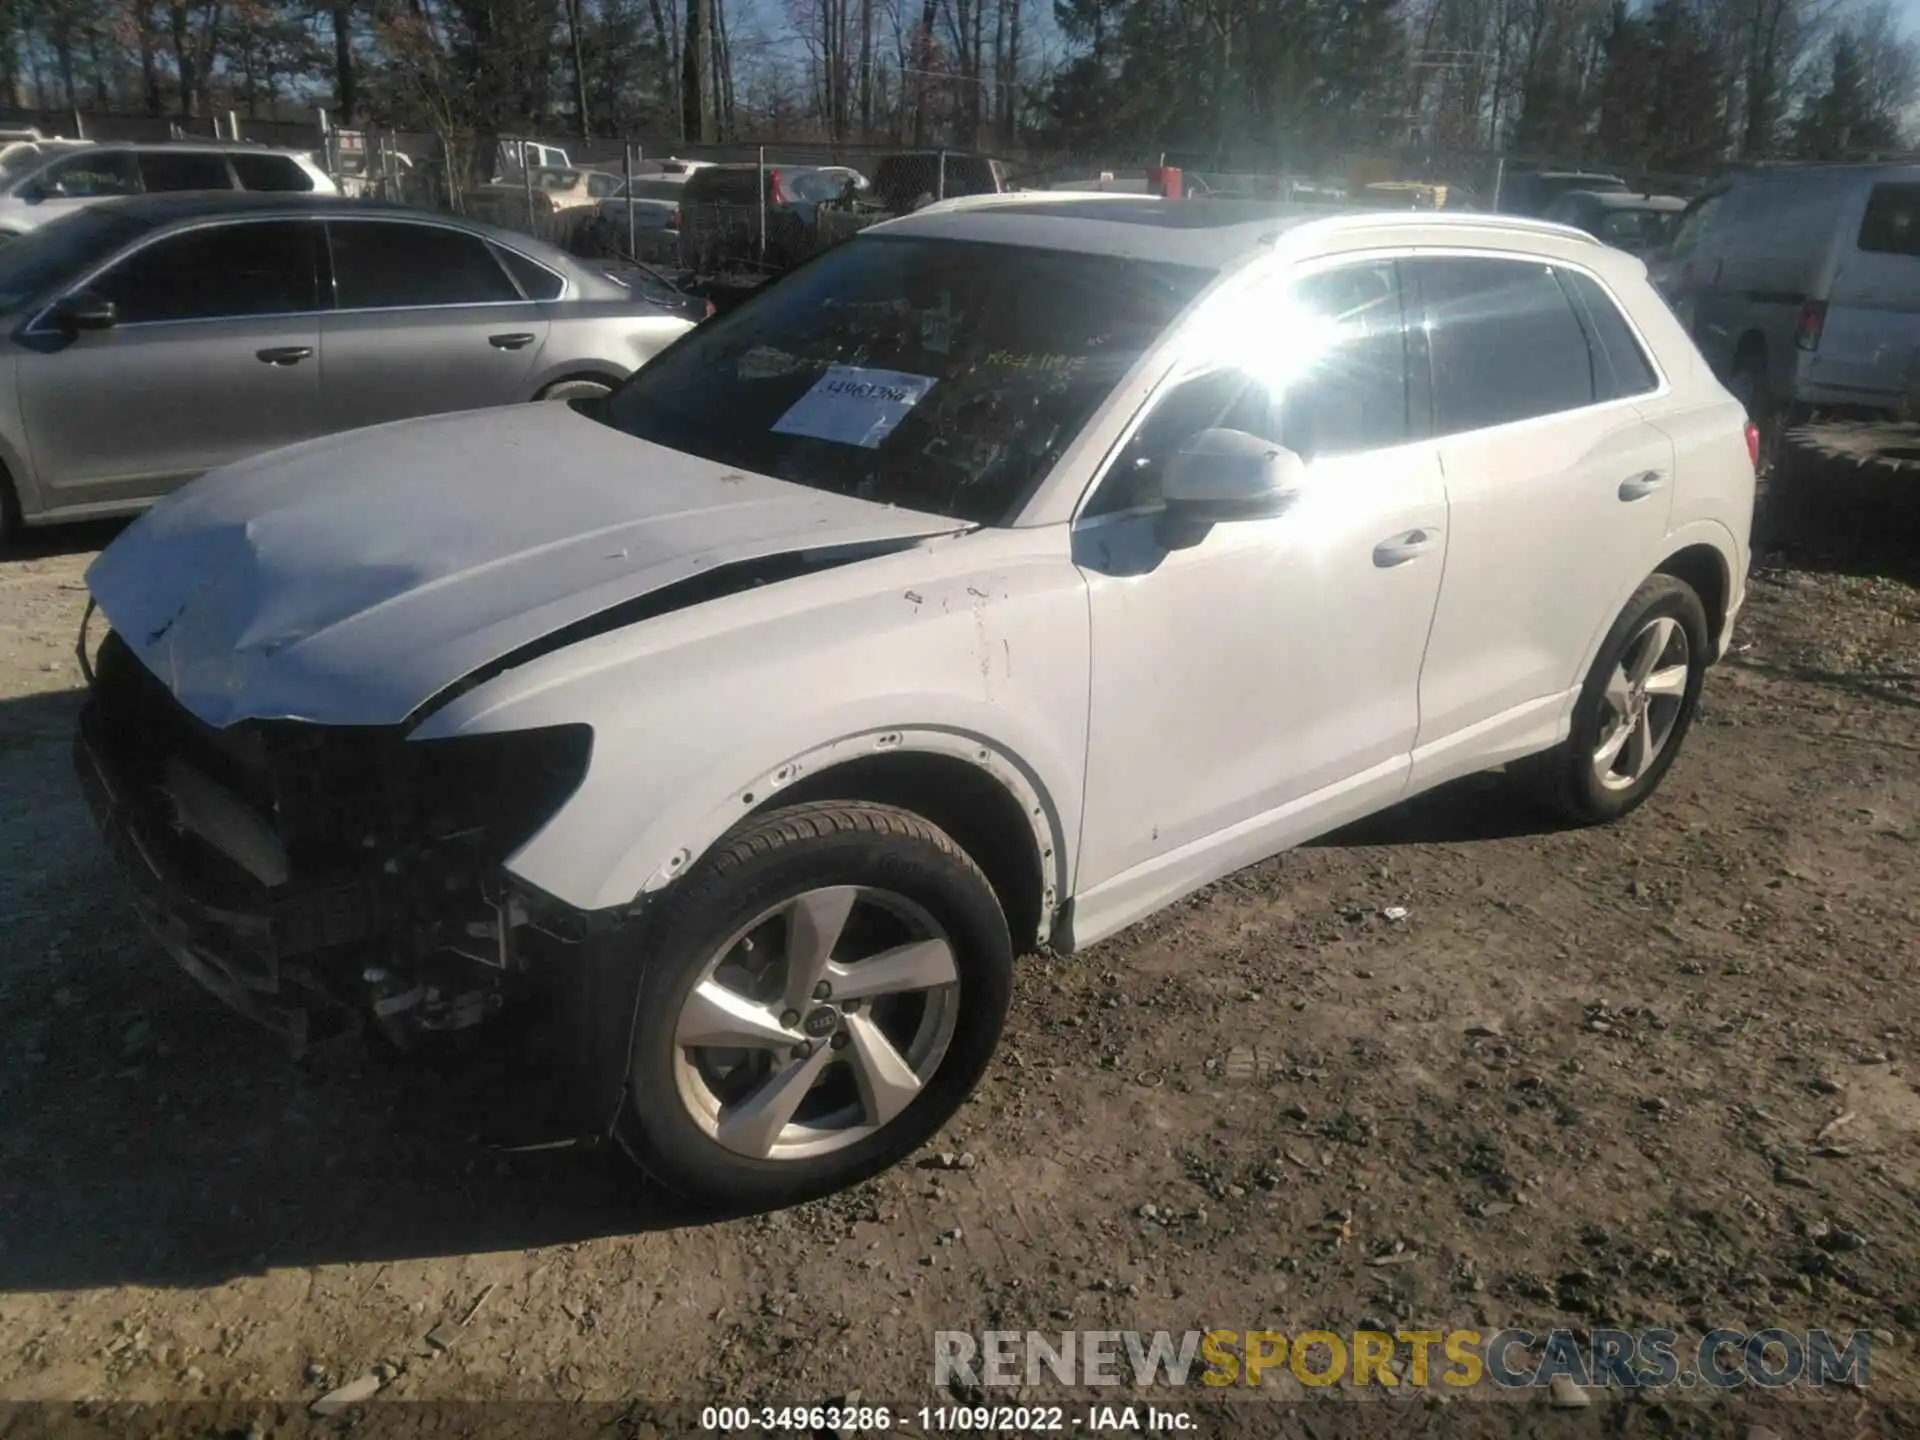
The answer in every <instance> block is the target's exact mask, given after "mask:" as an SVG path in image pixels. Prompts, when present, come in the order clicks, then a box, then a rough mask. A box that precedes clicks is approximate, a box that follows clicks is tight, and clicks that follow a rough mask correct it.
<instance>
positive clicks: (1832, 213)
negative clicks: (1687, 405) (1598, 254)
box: [1648, 164, 1920, 424]
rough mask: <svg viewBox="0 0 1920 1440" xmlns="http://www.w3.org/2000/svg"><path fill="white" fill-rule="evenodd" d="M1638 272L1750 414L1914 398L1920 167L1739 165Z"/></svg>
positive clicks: (1888, 405) (1903, 408)
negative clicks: (1644, 272) (1646, 273)
mask: <svg viewBox="0 0 1920 1440" xmlns="http://www.w3.org/2000/svg"><path fill="white" fill-rule="evenodd" d="M1648 267H1649V270H1650V271H1651V273H1652V276H1653V279H1654V281H1655V283H1656V284H1657V285H1658V286H1659V288H1660V290H1661V292H1662V293H1663V294H1664V295H1665V296H1666V297H1667V299H1668V301H1669V303H1670V304H1672V305H1673V307H1674V309H1675V311H1676V313H1678V315H1679V316H1680V319H1681V321H1682V323H1683V324H1685V325H1686V326H1687V328H1688V329H1689V330H1690V331H1691V332H1692V334H1693V337H1694V340H1695V342H1696V343H1698V345H1699V346H1700V349H1701V351H1702V352H1703V353H1704V354H1705V355H1706V357H1707V359H1708V361H1709V362H1711V364H1712V365H1713V367H1714V369H1715V371H1717V372H1718V373H1719V374H1720V375H1721V376H1722V377H1723V378H1724V379H1725V380H1726V382H1727V385H1728V388H1730V389H1731V390H1733V392H1734V393H1735V394H1737V395H1738V396H1739V397H1740V398H1741V399H1742V400H1743V401H1745V402H1746V405H1747V409H1748V413H1749V414H1750V415H1751V416H1752V417H1753V418H1754V419H1755V420H1756V421H1759V422H1762V423H1763V424H1764V423H1767V422H1769V421H1774V420H1779V419H1781V418H1783V417H1786V416H1793V415H1802V414H1805V413H1807V412H1810V411H1814V410H1823V411H1829V412H1838V413H1843V414H1848V413H1851V414H1865V415H1872V416H1898V415H1901V414H1903V413H1910V412H1911V411H1912V410H1913V409H1914V406H1915V401H1916V399H1920V165H1911V164H1908V165H1820V166H1782V167H1778V168H1767V169H1757V170H1751V171H1741V172H1738V173H1736V174H1734V175H1731V176H1729V177H1727V178H1726V179H1724V180H1722V181H1720V182H1719V183H1717V184H1715V185H1713V186H1711V187H1710V188H1709V189H1708V190H1707V191H1706V192H1705V193H1704V194H1702V195H1701V196H1700V197H1699V198H1698V199H1696V200H1695V201H1694V202H1693V203H1692V204H1691V205H1689V206H1688V207H1687V210H1686V212H1685V213H1684V214H1683V215H1682V216H1681V217H1680V221H1679V223H1678V225H1677V226H1676V227H1675V230H1674V234H1673V239H1672V241H1671V242H1670V244H1669V245H1668V247H1667V249H1666V250H1665V251H1664V252H1662V253H1661V254H1659V255H1658V256H1653V257H1649V261H1648Z"/></svg>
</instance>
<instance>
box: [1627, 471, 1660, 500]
mask: <svg viewBox="0 0 1920 1440" xmlns="http://www.w3.org/2000/svg"><path fill="white" fill-rule="evenodd" d="M1666 483H1667V477H1666V475H1665V474H1664V473H1663V472H1661V471H1659V470H1645V471H1642V472H1641V473H1640V474H1638V475H1629V476H1628V477H1627V478H1626V479H1624V480H1622V481H1621V482H1620V498H1621V499H1622V500H1625V501H1628V502H1629V503H1631V502H1632V501H1635V500H1644V499H1646V498H1647V496H1649V495H1651V494H1652V493H1653V492H1654V491H1656V490H1658V489H1659V488H1660V487H1661V486H1662V485H1665V484H1666Z"/></svg>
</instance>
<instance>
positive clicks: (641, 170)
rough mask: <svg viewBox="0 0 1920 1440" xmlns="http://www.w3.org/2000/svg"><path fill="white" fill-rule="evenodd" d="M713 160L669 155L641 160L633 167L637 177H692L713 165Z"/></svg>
mask: <svg viewBox="0 0 1920 1440" xmlns="http://www.w3.org/2000/svg"><path fill="white" fill-rule="evenodd" d="M713 163H714V162H713V161H711V160H682V159H681V158H680V157H679V156H678V155H668V156H665V157H663V158H661V159H658V160H641V161H639V162H638V163H637V164H635V165H634V167H633V173H634V174H635V175H680V176H686V175H691V174H692V173H693V172H694V171H696V170H700V169H704V168H705V167H706V166H708V165H711V164H713Z"/></svg>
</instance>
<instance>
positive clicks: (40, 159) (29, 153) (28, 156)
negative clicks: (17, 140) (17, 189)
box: [0, 145, 47, 179]
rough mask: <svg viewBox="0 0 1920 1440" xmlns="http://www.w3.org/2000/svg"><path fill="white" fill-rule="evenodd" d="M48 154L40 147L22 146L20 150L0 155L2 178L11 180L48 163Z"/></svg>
mask: <svg viewBox="0 0 1920 1440" xmlns="http://www.w3.org/2000/svg"><path fill="white" fill-rule="evenodd" d="M46 158H47V157H46V152H45V151H43V150H42V149H41V148H40V147H39V146H38V145H22V146H21V147H20V148H19V149H18V150H12V151H9V152H8V153H7V154H5V155H0V178H8V179H11V178H12V177H13V176H15V175H21V174H24V173H25V172H26V171H28V170H32V169H34V168H35V167H36V166H39V165H42V164H44V163H45V162H46Z"/></svg>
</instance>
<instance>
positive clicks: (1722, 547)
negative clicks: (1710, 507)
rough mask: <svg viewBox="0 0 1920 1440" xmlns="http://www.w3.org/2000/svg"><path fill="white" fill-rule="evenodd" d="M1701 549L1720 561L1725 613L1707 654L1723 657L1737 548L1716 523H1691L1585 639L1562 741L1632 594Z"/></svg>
mask: <svg viewBox="0 0 1920 1440" xmlns="http://www.w3.org/2000/svg"><path fill="white" fill-rule="evenodd" d="M1702 548H1704V549H1709V550H1711V551H1713V552H1714V554H1716V555H1717V556H1718V557H1719V559H1720V569H1721V578H1722V580H1723V582H1724V584H1725V586H1726V605H1725V613H1724V614H1723V615H1722V616H1721V617H1720V630H1719V633H1718V634H1717V635H1715V636H1713V637H1712V641H1711V645H1710V649H1709V652H1708V653H1709V654H1710V655H1711V656H1712V657H1713V658H1715V659H1718V658H1719V656H1720V655H1722V654H1724V653H1725V651H1726V647H1727V641H1728V638H1729V637H1730V635H1731V634H1732V631H1733V623H1734V620H1735V618H1736V617H1737V616H1738V614H1739V609H1740V601H1741V599H1742V598H1743V595H1744V589H1745V587H1744V585H1742V583H1741V579H1742V577H1741V576H1740V575H1739V574H1738V573H1737V571H1736V568H1735V561H1734V558H1733V557H1734V556H1736V555H1738V554H1739V553H1740V552H1739V547H1738V545H1737V544H1736V542H1735V540H1734V535H1733V532H1732V531H1731V530H1729V529H1728V528H1727V527H1726V526H1725V525H1723V524H1721V523H1720V522H1719V521H1718V520H1694V521H1690V522H1688V523H1687V524H1685V525H1683V526H1681V527H1680V528H1679V529H1677V530H1674V531H1670V532H1669V533H1668V534H1667V536H1666V537H1665V538H1664V539H1663V540H1661V542H1660V544H1659V545H1658V546H1657V547H1655V549H1654V550H1653V552H1652V553H1651V554H1649V555H1648V556H1647V558H1646V560H1645V561H1644V562H1643V563H1642V565H1641V566H1639V567H1636V571H1637V573H1635V575H1634V577H1633V578H1632V579H1631V580H1629V581H1628V582H1627V583H1626V584H1625V585H1623V586H1622V587H1621V589H1620V591H1619V593H1618V594H1616V595H1615V596H1614V598H1613V602H1612V603H1611V604H1610V605H1609V606H1608V607H1607V611H1606V614H1604V615H1603V616H1601V617H1600V620H1599V623H1598V624H1597V625H1596V626H1595V627H1594V630H1593V633H1592V634H1591V635H1590V636H1589V637H1588V639H1587V643H1586V647H1585V649H1584V650H1583V651H1582V652H1581V656H1580V668H1579V669H1578V670H1577V671H1576V672H1575V674H1574V679H1573V687H1572V689H1570V690H1569V691H1568V692H1567V699H1566V704H1565V705H1564V706H1563V707H1562V709H1561V713H1560V727H1559V729H1560V737H1561V738H1562V739H1565V738H1566V736H1567V734H1568V733H1569V732H1570V730H1571V727H1572V724H1573V709H1574V706H1575V705H1576V704H1578V703H1579V699H1580V692H1581V690H1582V688H1583V685H1584V682H1585V680H1586V677H1587V676H1588V675H1589V674H1590V673H1591V672H1592V670H1593V665H1594V662H1595V661H1596V660H1597V659H1598V658H1599V656H1600V647H1601V646H1602V645H1604V644H1606V641H1607V636H1608V634H1609V633H1611V631H1612V630H1613V626H1614V622H1615V621H1616V620H1618V619H1619V618H1620V612H1621V611H1622V610H1624V609H1626V607H1627V602H1628V601H1629V600H1631V599H1632V598H1633V595H1634V592H1635V591H1636V590H1638V589H1639V588H1640V587H1641V586H1642V585H1644V584H1646V582H1647V580H1648V578H1649V577H1650V576H1653V575H1658V574H1662V573H1668V574H1670V573H1672V572H1670V571H1668V570H1667V568H1666V567H1667V566H1668V565H1669V564H1670V563H1672V561H1673V559H1674V557H1676V556H1678V555H1680V554H1683V553H1684V552H1686V551H1688V550H1697V549H1702ZM1675 578H1676V579H1678V578H1682V577H1679V576H1676V577H1675ZM1702 599H1703V601H1704V600H1705V599H1706V597H1704V596H1703V597H1702ZM1707 620H1708V623H1709V624H1710V625H1711V624H1712V623H1713V620H1714V617H1713V615H1711V614H1709V615H1708V617H1707Z"/></svg>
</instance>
